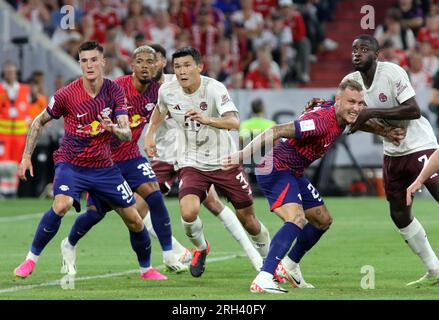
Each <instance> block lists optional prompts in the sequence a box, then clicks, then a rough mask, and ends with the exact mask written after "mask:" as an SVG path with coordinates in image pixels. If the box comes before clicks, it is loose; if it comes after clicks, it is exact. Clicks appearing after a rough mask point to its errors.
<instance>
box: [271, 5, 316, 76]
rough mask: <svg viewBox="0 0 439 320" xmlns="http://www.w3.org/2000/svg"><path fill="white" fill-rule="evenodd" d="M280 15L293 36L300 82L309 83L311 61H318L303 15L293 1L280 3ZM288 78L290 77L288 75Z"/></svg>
mask: <svg viewBox="0 0 439 320" xmlns="http://www.w3.org/2000/svg"><path fill="white" fill-rule="evenodd" d="M279 7H280V14H281V15H282V16H283V18H284V23H285V25H286V26H288V27H289V28H290V29H291V31H292V34H293V47H294V49H295V50H296V57H295V69H296V70H295V71H296V75H291V77H297V79H298V80H299V82H303V83H307V82H309V81H310V78H309V70H310V69H309V64H310V62H311V59H313V60H316V59H317V58H316V57H315V56H313V57H312V56H311V42H310V41H309V39H308V38H307V36H306V26H305V21H304V20H303V17H302V14H301V13H300V11H299V10H297V7H296V6H295V5H293V2H292V1H291V0H280V1H279ZM287 78H288V75H287Z"/></svg>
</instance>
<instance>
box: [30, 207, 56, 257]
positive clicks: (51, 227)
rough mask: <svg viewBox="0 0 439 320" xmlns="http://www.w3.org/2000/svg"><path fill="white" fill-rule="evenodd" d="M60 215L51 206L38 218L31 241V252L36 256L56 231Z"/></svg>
mask: <svg viewBox="0 0 439 320" xmlns="http://www.w3.org/2000/svg"><path fill="white" fill-rule="evenodd" d="M61 218H62V217H61V216H59V215H57V214H56V213H55V211H53V208H50V209H49V211H47V212H46V213H45V214H44V215H43V217H42V218H41V220H40V223H39V224H38V227H37V231H36V233H35V236H34V240H33V241H32V246H31V250H30V251H31V252H32V253H33V254H35V255H37V256H39V255H40V254H41V251H43V249H44V247H45V246H46V245H47V244H48V243H49V241H50V240H52V238H53V237H54V236H55V235H56V233H57V232H58V229H59V226H60V225H61Z"/></svg>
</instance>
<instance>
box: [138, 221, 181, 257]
mask: <svg viewBox="0 0 439 320" xmlns="http://www.w3.org/2000/svg"><path fill="white" fill-rule="evenodd" d="M143 222H144V223H145V226H146V228H147V230H148V233H149V235H150V236H153V237H154V238H156V239H157V234H156V233H155V231H154V228H153V227H152V222H151V214H150V213H147V214H146V216H145V218H144V219H143ZM185 251H186V248H185V247H184V246H183V245H182V244H181V243H180V242H179V241H178V240H177V239H175V237H174V236H172V252H173V253H174V254H176V255H179V256H181V255H182V254H183V253H185Z"/></svg>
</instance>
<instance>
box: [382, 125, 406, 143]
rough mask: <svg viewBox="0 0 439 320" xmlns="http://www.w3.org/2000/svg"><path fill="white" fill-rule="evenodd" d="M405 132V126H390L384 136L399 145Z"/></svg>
mask: <svg viewBox="0 0 439 320" xmlns="http://www.w3.org/2000/svg"><path fill="white" fill-rule="evenodd" d="M406 134H407V130H406V129H405V128H392V129H390V130H389V131H388V132H387V133H386V138H387V139H388V140H390V142H392V143H393V144H394V145H395V146H399V145H400V143H401V140H403V139H404V138H405V135H406Z"/></svg>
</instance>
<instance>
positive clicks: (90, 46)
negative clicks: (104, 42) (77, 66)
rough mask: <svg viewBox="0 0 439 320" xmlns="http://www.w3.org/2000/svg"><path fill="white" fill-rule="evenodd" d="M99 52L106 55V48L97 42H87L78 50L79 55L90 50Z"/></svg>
mask: <svg viewBox="0 0 439 320" xmlns="http://www.w3.org/2000/svg"><path fill="white" fill-rule="evenodd" d="M95 49H96V50H98V51H99V52H100V53H102V54H103V53H104V47H102V46H101V45H100V44H99V43H97V42H96V41H86V42H83V43H81V45H80V46H79V49H78V53H81V52H82V51H90V50H95Z"/></svg>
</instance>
